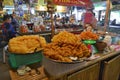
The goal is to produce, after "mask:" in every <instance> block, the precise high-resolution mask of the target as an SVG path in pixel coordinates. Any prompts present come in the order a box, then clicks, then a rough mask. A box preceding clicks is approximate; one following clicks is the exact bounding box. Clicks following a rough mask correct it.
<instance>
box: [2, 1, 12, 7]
mask: <svg viewBox="0 0 120 80" xmlns="http://www.w3.org/2000/svg"><path fill="white" fill-rule="evenodd" d="M3 5H8V6H14V3H13V0H4V1H3Z"/></svg>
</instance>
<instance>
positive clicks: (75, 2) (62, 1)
mask: <svg viewBox="0 0 120 80" xmlns="http://www.w3.org/2000/svg"><path fill="white" fill-rule="evenodd" d="M53 2H54V4H56V5H65V6H81V7H91V6H92V5H93V4H92V1H91V0H53Z"/></svg>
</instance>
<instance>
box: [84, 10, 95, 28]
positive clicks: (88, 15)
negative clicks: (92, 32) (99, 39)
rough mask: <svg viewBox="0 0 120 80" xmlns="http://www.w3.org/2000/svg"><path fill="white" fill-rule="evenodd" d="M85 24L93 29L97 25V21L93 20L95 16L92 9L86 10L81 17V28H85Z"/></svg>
mask: <svg viewBox="0 0 120 80" xmlns="http://www.w3.org/2000/svg"><path fill="white" fill-rule="evenodd" d="M86 24H92V26H93V27H94V28H95V27H96V25H97V19H96V18H95V14H94V13H93V11H92V9H90V8H87V9H86V12H85V13H84V15H83V27H84V28H85V25H86Z"/></svg>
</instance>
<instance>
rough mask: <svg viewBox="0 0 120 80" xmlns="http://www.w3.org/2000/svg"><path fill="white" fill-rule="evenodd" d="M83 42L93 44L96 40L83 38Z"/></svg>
mask: <svg viewBox="0 0 120 80" xmlns="http://www.w3.org/2000/svg"><path fill="white" fill-rule="evenodd" d="M83 42H84V43H85V44H95V43H96V41H95V40H84V41H83Z"/></svg>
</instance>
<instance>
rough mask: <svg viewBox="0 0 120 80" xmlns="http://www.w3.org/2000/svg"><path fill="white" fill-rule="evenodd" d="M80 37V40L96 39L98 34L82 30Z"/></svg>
mask: <svg viewBox="0 0 120 80" xmlns="http://www.w3.org/2000/svg"><path fill="white" fill-rule="evenodd" d="M80 38H81V39H82V40H98V38H99V36H98V35H97V34H95V33H93V32H91V31H83V32H82V33H81V34H80Z"/></svg>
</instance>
